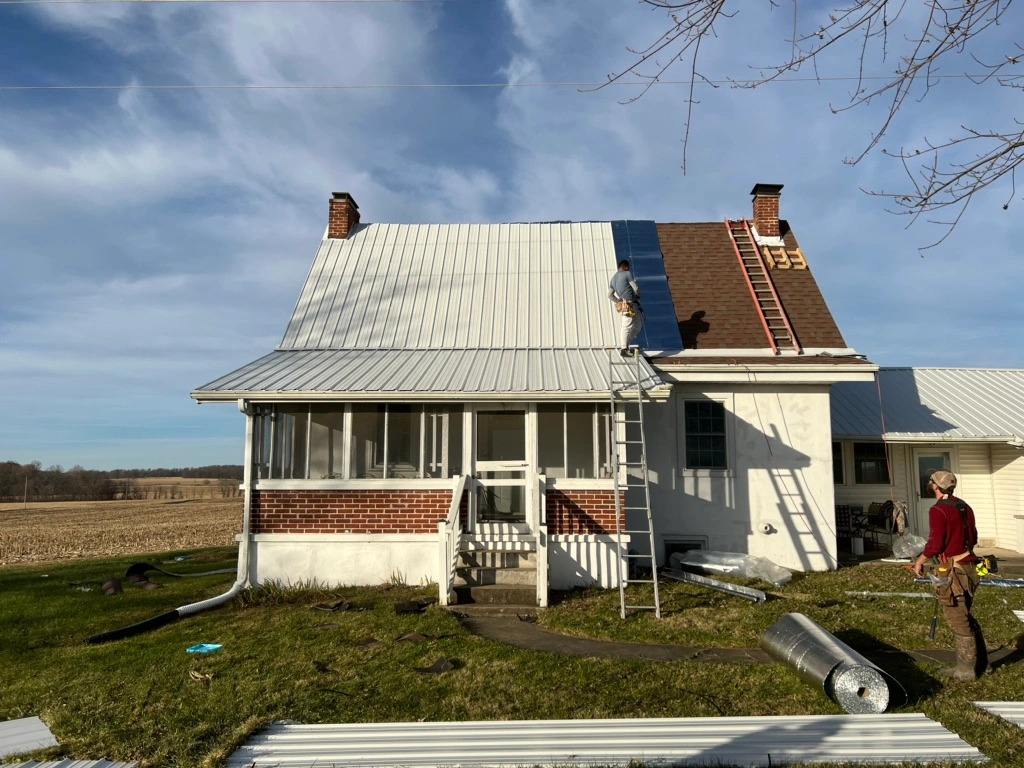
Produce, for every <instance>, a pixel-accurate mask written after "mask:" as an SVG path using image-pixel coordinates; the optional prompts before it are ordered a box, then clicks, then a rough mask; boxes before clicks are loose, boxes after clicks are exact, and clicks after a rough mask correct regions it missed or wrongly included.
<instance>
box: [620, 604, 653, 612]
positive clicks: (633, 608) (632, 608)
mask: <svg viewBox="0 0 1024 768" xmlns="http://www.w3.org/2000/svg"><path fill="white" fill-rule="evenodd" d="M623 607H624V608H625V609H626V610H627V611H656V610H658V606H656V605H626V606H623Z"/></svg>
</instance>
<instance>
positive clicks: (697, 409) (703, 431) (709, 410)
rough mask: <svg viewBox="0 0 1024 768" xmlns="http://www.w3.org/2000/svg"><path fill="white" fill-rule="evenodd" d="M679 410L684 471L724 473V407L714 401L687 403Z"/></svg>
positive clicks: (692, 401) (690, 401) (725, 465)
mask: <svg viewBox="0 0 1024 768" xmlns="http://www.w3.org/2000/svg"><path fill="white" fill-rule="evenodd" d="M683 409H684V411H683V413H684V421H685V425H686V468H687V469H728V468H729V467H728V461H727V458H726V456H727V453H726V437H725V406H724V405H722V403H719V402H717V401H715V400H687V401H686V402H685V404H684V406H683Z"/></svg>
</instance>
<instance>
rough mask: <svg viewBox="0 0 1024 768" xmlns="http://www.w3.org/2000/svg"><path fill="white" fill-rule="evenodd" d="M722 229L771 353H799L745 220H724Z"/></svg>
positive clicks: (793, 334)
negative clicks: (745, 283) (738, 265)
mask: <svg viewBox="0 0 1024 768" xmlns="http://www.w3.org/2000/svg"><path fill="white" fill-rule="evenodd" d="M725 226H726V229H728V231H729V239H730V240H732V247H733V250H735V251H736V258H737V259H739V262H740V266H741V267H742V268H743V276H744V278H745V279H746V281H747V287H748V288H749V289H750V295H751V297H753V299H754V306H755V307H757V313H758V315H759V316H760V317H761V325H762V326H763V327H764V332H765V334H766V335H767V336H768V343H769V344H770V345H771V348H772V352H774V353H775V354H779V350H780V348H791V349H792V350H793V351H794V352H798V353H799V352H800V343H799V342H798V341H797V339H796V334H795V333H793V326H791V325H790V323H789V318H788V317H787V316H786V310H785V309H783V307H782V301H781V300H780V299H779V294H778V293H776V291H775V284H774V283H773V282H772V279H771V276H770V275H769V274H768V267H767V265H766V264H765V262H764V257H763V256H762V255H761V251H760V249H759V248H758V247H757V243H756V242H755V241H754V236H753V234H752V233H751V231H750V223H749V222H748V221H747V220H746V219H740V220H739V221H730V220H729V219H726V220H725Z"/></svg>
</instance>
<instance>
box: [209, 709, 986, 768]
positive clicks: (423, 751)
mask: <svg viewBox="0 0 1024 768" xmlns="http://www.w3.org/2000/svg"><path fill="white" fill-rule="evenodd" d="M946 760H950V761H955V762H970V763H980V762H985V761H986V760H987V758H986V757H985V756H984V755H983V754H982V753H981V752H979V751H978V750H977V749H976V748H974V747H972V746H971V745H970V744H967V743H966V742H965V741H963V740H962V739H961V738H960V737H959V736H957V735H956V734H955V733H952V732H950V731H948V730H946V729H945V728H944V727H943V726H942V725H940V724H939V723H937V722H935V721H934V720H930V719H929V718H928V717H926V716H925V715H923V714H896V715H857V716H856V717H849V716H846V715H816V716H806V717H695V718H656V719H655V718H649V719H628V720H610V719H609V720H520V721H515V720H513V721H492V722H449V723H446V722H439V723H365V724H344V725H297V724H290V723H272V724H271V725H270V726H268V727H267V728H265V729H264V730H262V731H259V732H257V733H256V734H254V735H253V736H251V737H250V738H249V739H248V741H246V743H245V744H243V745H242V746H241V747H240V748H239V749H237V750H236V751H235V752H234V753H232V754H231V756H230V757H228V759H227V768H248V767H249V766H252V767H253V768H270V767H271V766H274V767H275V768H312V766H324V765H329V766H333V767H334V768H370V767H371V766H373V767H374V768H391V767H396V766H403V767H404V768H440V767H441V766H452V765H457V766H461V768H492V767H493V768H497V767H498V766H514V765H538V766H569V765H573V766H592V765H607V766H613V765H614V766H624V765H628V764H630V763H632V762H635V761H640V762H644V763H647V764H665V763H671V764H675V765H681V764H689V765H720V764H724V765H744V766H769V765H780V764H781V765H785V764H788V763H793V762H798V763H801V764H804V763H844V762H846V763H848V762H857V763H862V764H875V765H884V764H892V763H898V762H902V761H908V762H931V761H946Z"/></svg>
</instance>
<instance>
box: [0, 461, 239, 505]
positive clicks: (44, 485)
mask: <svg viewBox="0 0 1024 768" xmlns="http://www.w3.org/2000/svg"><path fill="white" fill-rule="evenodd" d="M146 477H186V478H203V479H213V480H219V481H220V482H218V483H216V484H215V485H213V486H212V487H205V488H204V486H197V487H198V488H199V489H200V490H202V491H203V492H202V493H201V494H200V495H201V496H203V497H209V496H218V495H219V496H221V497H223V498H231V497H234V496H236V495H238V493H239V491H238V482H240V481H241V480H242V467H241V466H240V465H239V466H235V465H229V464H217V465H213V466H209V467H186V468H179V469H115V470H110V471H103V470H95V469H85V468H84V467H82V466H80V465H77V464H76V465H75V466H73V467H72V468H71V469H69V470H65V469H64V468H63V467H62V466H60V465H59V464H57V465H54V466H51V467H47V468H46V469H43V465H42V464H41V463H40V462H38V461H33V462H31V463H30V464H19V463H18V462H16V461H4V462H0V501H21V500H22V499H24V498H25V495H26V491H27V495H28V500H29V501H108V500H113V499H126V498H127V499H148V498H153V499H164V498H167V499H175V498H187V497H188V496H189V495H190V494H189V490H190V487H188V486H174V485H170V484H168V485H152V486H148V487H147V486H146V485H141V484H139V483H138V482H135V481H137V480H140V479H142V478H146ZM204 485H206V484H204ZM196 493H197V491H195V490H193V491H192V493H191V496H193V497H195V495H196Z"/></svg>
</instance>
